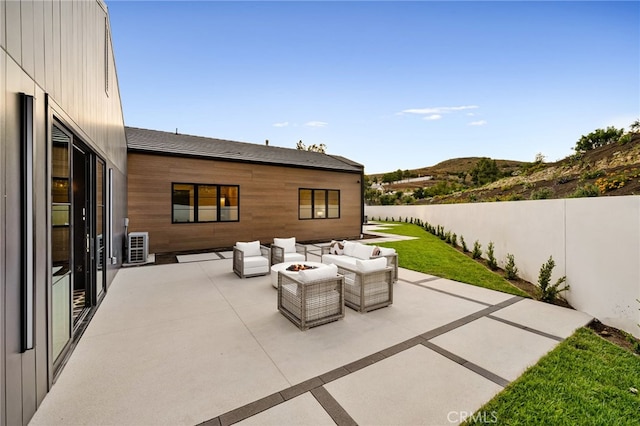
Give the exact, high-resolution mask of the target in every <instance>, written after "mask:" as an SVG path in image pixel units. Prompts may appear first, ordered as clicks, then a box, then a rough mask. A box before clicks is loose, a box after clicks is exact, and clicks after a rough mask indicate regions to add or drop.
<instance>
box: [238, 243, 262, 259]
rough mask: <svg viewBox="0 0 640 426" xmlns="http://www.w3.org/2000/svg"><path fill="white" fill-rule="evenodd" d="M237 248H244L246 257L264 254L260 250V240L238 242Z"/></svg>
mask: <svg viewBox="0 0 640 426" xmlns="http://www.w3.org/2000/svg"><path fill="white" fill-rule="evenodd" d="M236 248H237V249H238V250H242V251H243V252H244V255H245V256H246V257H249V256H262V252H261V251H260V241H251V242H248V243H236Z"/></svg>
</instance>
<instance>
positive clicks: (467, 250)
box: [460, 235, 469, 253]
mask: <svg viewBox="0 0 640 426" xmlns="http://www.w3.org/2000/svg"><path fill="white" fill-rule="evenodd" d="M460 245H461V246H462V251H463V252H465V253H469V247H467V243H466V241H465V240H464V236H462V235H460Z"/></svg>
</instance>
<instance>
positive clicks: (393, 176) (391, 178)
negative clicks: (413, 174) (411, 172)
mask: <svg viewBox="0 0 640 426" xmlns="http://www.w3.org/2000/svg"><path fill="white" fill-rule="evenodd" d="M403 177H404V172H403V171H402V170H400V169H398V170H396V171H395V172H389V173H385V174H384V175H382V181H383V182H385V183H392V182H396V181H399V180H402V178H403Z"/></svg>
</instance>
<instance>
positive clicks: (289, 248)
mask: <svg viewBox="0 0 640 426" xmlns="http://www.w3.org/2000/svg"><path fill="white" fill-rule="evenodd" d="M273 245H274V246H278V247H282V248H283V249H284V252H285V253H295V252H296V237H291V238H274V239H273Z"/></svg>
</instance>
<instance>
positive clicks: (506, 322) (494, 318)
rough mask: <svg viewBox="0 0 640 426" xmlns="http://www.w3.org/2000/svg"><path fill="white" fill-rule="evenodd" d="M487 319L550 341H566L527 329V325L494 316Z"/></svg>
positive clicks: (549, 334) (553, 335)
mask: <svg viewBox="0 0 640 426" xmlns="http://www.w3.org/2000/svg"><path fill="white" fill-rule="evenodd" d="M487 318H491V319H492V320H494V321H500V322H501V323H504V324H507V325H510V326H512V327H517V328H520V329H522V330H525V331H528V332H530V333H534V334H537V335H539V336H542V337H547V338H549V339H552V340H556V341H558V342H563V341H564V338H563V337H560V336H556V335H555V334H551V333H547V332H544V331H541V330H537V329H535V328H531V327H527V326H526V325H522V324H518V323H517V322H513V321H509V320H508V319H504V318H500V317H496V316H494V315H487Z"/></svg>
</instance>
